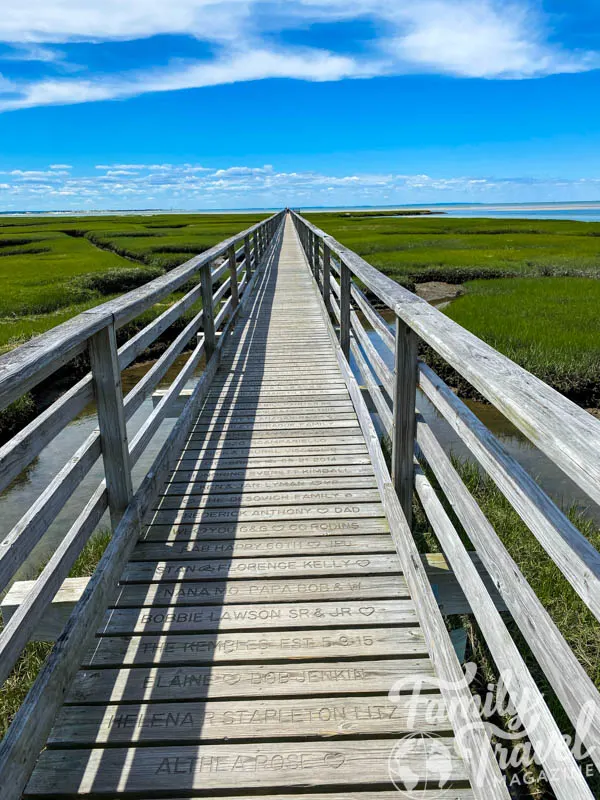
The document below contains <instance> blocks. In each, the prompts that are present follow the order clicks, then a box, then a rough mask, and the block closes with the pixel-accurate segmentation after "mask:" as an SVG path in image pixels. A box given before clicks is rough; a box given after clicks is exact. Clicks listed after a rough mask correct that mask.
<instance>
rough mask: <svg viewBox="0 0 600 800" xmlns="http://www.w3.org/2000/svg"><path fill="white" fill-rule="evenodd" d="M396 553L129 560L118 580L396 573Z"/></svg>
mask: <svg viewBox="0 0 600 800" xmlns="http://www.w3.org/2000/svg"><path fill="white" fill-rule="evenodd" d="M400 572H401V570H400V562H399V559H398V557H397V556H396V555H392V554H390V555H361V556H302V557H298V558H292V557H283V558H236V559H233V560H232V559H223V560H219V559H210V560H206V561H203V560H201V559H198V560H196V561H158V562H156V563H146V562H145V561H139V562H135V561H132V562H129V563H128V564H127V565H126V566H125V569H124V571H123V575H122V576H121V583H148V582H151V581H165V580H166V581H198V580H207V579H210V578H224V577H227V578H230V579H232V578H236V577H242V578H245V577H248V576H255V575H262V576H272V577H275V578H277V577H296V576H297V577H303V576H306V575H308V576H316V575H381V574H399V573H400Z"/></svg>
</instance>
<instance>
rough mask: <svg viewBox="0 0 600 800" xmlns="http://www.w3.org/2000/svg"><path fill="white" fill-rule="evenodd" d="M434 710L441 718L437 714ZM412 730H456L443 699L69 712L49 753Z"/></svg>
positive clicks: (190, 705)
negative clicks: (67, 749)
mask: <svg viewBox="0 0 600 800" xmlns="http://www.w3.org/2000/svg"><path fill="white" fill-rule="evenodd" d="M434 706H435V708H436V712H435V714H433V713H431V708H432V707H434ZM412 730H418V731H421V732H429V733H436V734H437V735H439V734H444V733H448V732H449V731H451V726H450V723H449V722H448V715H447V712H446V710H445V707H444V703H443V701H442V698H441V696H440V695H428V696H427V706H425V703H417V702H415V700H414V699H413V698H411V697H399V698H397V700H396V701H395V702H391V701H390V700H389V699H388V698H387V697H386V696H385V695H383V696H375V697H348V698H320V699H311V698H304V699H300V698H298V699H291V700H288V699H281V700H279V699H275V700H264V699H259V700H228V701H225V702H224V701H218V700H213V701H212V702H208V703H206V702H192V701H186V702H181V703H176V704H173V703H160V702H153V703H151V704H142V705H139V704H135V705H127V706H122V705H114V704H113V705H108V706H99V707H98V706H91V707H90V706H89V705H84V706H67V707H65V708H63V709H62V710H61V711H60V713H59V715H58V718H57V720H56V724H55V726H54V728H53V729H52V732H51V733H50V736H49V738H48V747H52V748H60V747H73V746H77V747H82V746H87V747H95V746H98V745H113V746H114V745H133V744H137V743H140V744H144V743H147V744H150V743H152V744H160V745H169V744H177V743H181V744H194V743H197V744H200V745H206V744H210V743H215V744H217V743H219V742H220V741H221V740H222V739H226V740H227V742H228V743H232V742H235V741H248V740H251V741H253V742H257V741H261V740H264V739H273V738H276V739H278V740H281V739H286V738H290V737H297V736H309V737H310V738H311V739H319V738H324V737H327V738H329V737H345V736H357V735H361V736H381V735H385V734H388V735H389V734H395V735H396V736H398V738H400V737H401V736H402V735H403V734H404V735H405V734H407V733H409V732H410V731H412Z"/></svg>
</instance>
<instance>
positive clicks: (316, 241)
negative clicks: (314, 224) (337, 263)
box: [313, 234, 319, 284]
mask: <svg viewBox="0 0 600 800" xmlns="http://www.w3.org/2000/svg"><path fill="white" fill-rule="evenodd" d="M313 263H314V273H315V280H316V282H317V284H318V283H319V237H318V236H317V235H316V234H315V235H314V241H313Z"/></svg>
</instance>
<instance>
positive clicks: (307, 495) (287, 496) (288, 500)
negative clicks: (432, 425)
mask: <svg viewBox="0 0 600 800" xmlns="http://www.w3.org/2000/svg"><path fill="white" fill-rule="evenodd" d="M378 500H379V490H378V489H357V490H353V489H337V490H334V489H332V490H325V489H323V490H314V491H306V492H303V491H296V492H284V491H282V492H242V493H240V494H233V493H225V494H212V493H210V492H208V493H205V494H202V495H200V494H185V495H181V494H178V495H168V496H160V497H159V498H157V501H156V504H157V507H158V508H161V509H166V508H168V509H183V508H187V509H192V508H213V507H221V506H223V507H227V508H229V507H235V508H243V507H245V506H280V505H283V506H288V505H289V506H293V505H296V504H299V503H376V502H377V501H378Z"/></svg>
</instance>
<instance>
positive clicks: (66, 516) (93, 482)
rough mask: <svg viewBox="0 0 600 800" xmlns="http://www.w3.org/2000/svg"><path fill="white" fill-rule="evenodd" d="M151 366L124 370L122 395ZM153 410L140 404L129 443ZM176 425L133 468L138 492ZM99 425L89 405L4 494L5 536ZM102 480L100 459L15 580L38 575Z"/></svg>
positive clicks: (167, 423)
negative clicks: (40, 568)
mask: <svg viewBox="0 0 600 800" xmlns="http://www.w3.org/2000/svg"><path fill="white" fill-rule="evenodd" d="M188 356H189V353H188V354H187V355H186V354H184V355H182V356H180V357H179V358H178V359H177V360H176V361H175V363H174V364H173V366H172V367H171V369H170V370H169V372H168V373H167V374H166V375H165V377H164V378H163V380H162V381H161V382H160V384H159V387H166V386H168V385H169V384H170V383H171V382H172V381H173V379H174V377H175V375H176V374H177V373H178V372H179V370H180V369H181V367H182V366H183V363H184V362H185V360H186V359H187V357H188ZM151 366H152V364H151V363H146V364H141V365H138V366H134V367H131V368H130V369H127V370H125V371H124V372H123V376H122V382H123V394H127V392H129V391H130V390H131V389H132V388H133V387H134V386H135V384H136V383H137V382H138V381H139V380H140V379H141V378H142V377H143V375H144V374H145V373H146V372H147V371H148V369H149V368H150V367H151ZM200 370H201V368H200ZM197 374H198V373H197ZM197 380H198V378H197V375H196V377H195V378H194V379H192V380H191V381H189V382H188V384H186V386H188V387H191V386H193V385H194V384H195V382H196V381H197ZM152 408H153V401H152V398H151V397H150V398H148V399H146V400H145V401H144V402H143V403H142V405H141V406H140V408H139V409H138V410H137V411H136V413H135V414H134V415H133V416H132V418H131V419H130V420H129V422H128V423H127V432H128V436H129V441H130V442H131V440H132V439H133V437H134V435H135V433H136V432H137V431H138V430H139V428H140V427H141V425H142V423H143V422H144V420H146V419H147V417H148V415H149V414H150V412H151V411H152ZM174 421H175V420H174V419H172V418H166V419H165V420H163V422H162V423H161V425H160V427H159V428H158V430H157V432H156V434H155V436H154V438H153V439H152V441H151V442H150V444H149V445H148V447H147V448H146V450H145V451H144V453H142V455H141V457H140V458H139V460H138V462H137V464H136V465H135V467H134V469H133V482H134V488H137V487H138V486H139V484H140V483H141V481H142V479H143V478H144V475H145V474H146V472H147V471H148V469H149V468H150V466H151V464H152V462H153V461H154V459H155V457H156V455H157V453H158V452H159V450H160V448H161V446H162V445H163V443H164V441H165V439H166V438H167V436H168V434H169V432H170V431H171V429H172V427H173V424H174ZM97 424H98V423H97V417H96V409H95V406H94V405H90V406H88V408H86V409H85V410H84V411H83V412H82V413H81V414H80V415H79V416H78V417H77V418H76V419H75V420H74V421H73V422H71V423H70V424H69V425H67V426H66V428H65V429H64V430H63V431H61V433H60V434H59V435H58V436H57V437H56V438H55V439H54V440H53V441H52V442H50V444H49V445H48V446H47V447H46V448H44V450H42V452H41V453H40V455H39V456H38V457H37V458H36V459H35V460H34V461H33V462H32V464H31V465H30V466H29V468H28V469H27V470H26V471H25V472H24V473H23V474H22V475H21V476H20V477H19V478H17V480H15V481H14V482H13V484H12V485H11V486H9V487H8V488H7V489H6V490H5V491H4V492H2V493H1V494H0V520H1V521H2V530H3V532H5V533H7V532H8V531H9V530H11V528H12V527H13V525H15V524H16V523H17V522H18V521H19V519H20V518H21V517H22V516H23V514H24V513H25V511H26V510H27V509H28V508H29V507H30V506H31V505H32V503H33V502H35V500H36V499H37V498H38V497H39V496H40V494H41V493H42V492H43V491H44V489H45V488H46V486H47V485H48V484H49V483H50V481H51V480H52V479H53V478H54V476H55V475H56V473H57V472H58V471H59V470H60V469H61V468H62V467H63V466H64V464H65V463H66V461H67V459H68V458H69V457H70V456H72V455H73V453H74V452H75V451H76V450H77V449H78V448H79V447H80V446H81V445H82V444H83V442H84V441H85V439H86V438H87V437H88V436H89V435H90V433H91V432H92V431H93V430H94V429H95V428H96V427H97ZM103 478H104V469H103V466H102V460H101V459H99V460H98V461H97V462H96V464H95V465H94V466H93V467H92V469H91V470H90V471H89V473H88V474H87V476H86V477H85V478H84V479H83V481H82V482H81V483H80V484H79V486H78V487H77V489H76V490H75V492H74V493H73V495H72V496H71V498H70V500H69V502H68V503H67V504H66V505H65V507H64V508H63V510H62V511H61V513H60V514H59V515H58V516H57V518H56V520H55V521H54V523H53V524H52V525H51V526H50V528H49V529H48V531H47V532H46V534H45V536H44V537H43V538H42V539H41V541H40V542H39V544H38V545H37V547H35V548H34V549H33V551H32V552H31V555H30V556H29V558H28V559H27V561H26V562H25V563H24V564H23V566H22V567H21V569H20V570H19V572H18V573H17V575H16V576H15V577H16V578H17V579H27V578H30V577H32V575H34V574H35V573H37V571H38V569H39V567H40V565H42V564H45V563H46V561H47V560H48V558H49V557H50V556H51V555H52V553H53V552H54V549H55V547H56V545H57V544H58V542H60V541H61V539H62V538H63V537H64V535H65V533H66V532H67V531H68V530H69V528H70V526H71V525H72V524H73V522H74V521H75V519H76V518H77V516H78V514H79V513H80V512H81V510H82V509H83V507H84V505H85V503H86V502H87V501H88V500H89V498H90V496H91V494H92V492H93V491H94V490H95V489H96V488H97V486H98V484H99V483H100V481H101V480H102V479H103ZM108 524H109V518H108V513H107V514H105V517H104V519H103V520H102V523H101V525H102V526H107V525H108Z"/></svg>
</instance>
